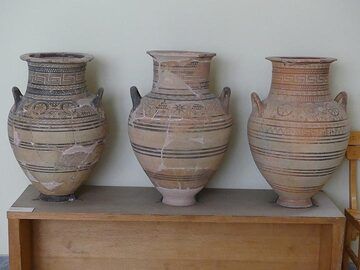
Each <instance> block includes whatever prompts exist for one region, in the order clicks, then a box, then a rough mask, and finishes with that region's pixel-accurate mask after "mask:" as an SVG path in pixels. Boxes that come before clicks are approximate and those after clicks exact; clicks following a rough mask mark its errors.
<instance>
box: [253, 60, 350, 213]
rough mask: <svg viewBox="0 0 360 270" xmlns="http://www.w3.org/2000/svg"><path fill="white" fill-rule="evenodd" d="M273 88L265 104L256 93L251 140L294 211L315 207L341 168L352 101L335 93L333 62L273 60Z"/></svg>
mask: <svg viewBox="0 0 360 270" xmlns="http://www.w3.org/2000/svg"><path fill="white" fill-rule="evenodd" d="M268 60H270V61H271V62H272V65H273V72H272V84H271V90H270V93H269V95H268V97H267V98H266V99H265V100H264V101H261V100H260V99H259V97H258V96H257V95H256V94H255V93H253V94H252V96H251V98H252V104H253V110H252V113H251V116H250V119H249V121H248V139H249V144H250V149H251V152H252V155H253V158H254V160H255V163H256V165H257V167H258V169H259V170H260V172H261V174H262V175H263V176H264V178H265V179H266V180H267V182H268V183H269V184H270V185H271V187H272V188H273V189H274V190H275V191H276V193H277V194H278V195H279V198H278V200H277V203H278V204H280V205H282V206H286V207H291V208H305V207H310V206H312V201H311V197H312V196H313V195H315V194H316V193H317V192H318V191H320V190H321V188H322V187H323V185H324V184H325V183H326V181H327V180H328V179H329V178H330V177H331V175H332V174H333V172H334V171H335V170H336V169H337V168H338V166H339V165H340V164H341V162H342V160H343V158H344V154H345V151H346V148H347V144H348V139H349V132H350V130H349V123H348V119H347V115H346V102H347V96H346V93H345V92H341V93H340V94H338V95H337V97H336V98H335V100H334V99H332V98H331V96H330V92H329V68H330V64H331V63H332V62H333V61H335V59H332V58H291V57H270V58H268Z"/></svg>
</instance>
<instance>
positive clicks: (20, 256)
mask: <svg viewBox="0 0 360 270" xmlns="http://www.w3.org/2000/svg"><path fill="white" fill-rule="evenodd" d="M8 226H9V257H10V258H9V259H10V270H31V254H32V250H31V248H32V223H31V221H30V220H24V219H8Z"/></svg>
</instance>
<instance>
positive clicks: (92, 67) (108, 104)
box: [85, 57, 121, 184]
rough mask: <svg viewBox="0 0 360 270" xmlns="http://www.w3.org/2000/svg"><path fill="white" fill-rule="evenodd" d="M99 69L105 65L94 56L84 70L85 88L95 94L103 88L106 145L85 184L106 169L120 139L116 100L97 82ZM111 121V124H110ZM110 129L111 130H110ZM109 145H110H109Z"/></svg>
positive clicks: (112, 158) (102, 68)
mask: <svg viewBox="0 0 360 270" xmlns="http://www.w3.org/2000/svg"><path fill="white" fill-rule="evenodd" d="M100 70H106V67H104V66H102V62H101V59H100V60H99V58H98V57H97V58H94V60H93V61H91V62H90V63H89V65H88V66H87V70H86V72H87V73H86V82H87V89H88V91H89V92H91V93H92V94H96V91H97V90H98V89H99V88H100V87H103V88H104V95H103V99H102V104H103V106H104V110H105V114H106V123H107V127H106V128H107V137H106V142H105V143H106V145H105V150H104V153H103V154H102V156H101V157H100V160H99V163H98V164H97V165H96V166H95V168H94V170H93V171H92V173H91V174H90V176H89V179H88V180H87V181H86V183H85V184H87V183H89V184H90V182H91V181H92V180H93V179H96V178H97V177H98V171H99V170H107V168H106V166H108V165H110V164H112V162H109V161H110V160H114V158H115V157H113V153H114V151H111V149H117V148H118V147H119V146H118V145H117V144H118V143H119V142H120V141H121V139H120V136H121V134H120V132H119V127H118V126H117V125H116V123H117V120H116V113H115V106H117V104H115V103H116V100H114V99H113V98H111V96H110V93H111V92H112V91H110V90H109V89H108V88H106V85H100V84H101V83H99V81H100V80H99V71H100ZM110 123H111V125H110ZM110 129H111V130H110ZM109 145H111V147H109Z"/></svg>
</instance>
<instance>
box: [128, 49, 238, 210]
mask: <svg viewBox="0 0 360 270" xmlns="http://www.w3.org/2000/svg"><path fill="white" fill-rule="evenodd" d="M148 54H149V55H150V56H152V58H153V63H154V78H153V87H152V90H151V92H150V93H149V94H147V95H146V96H144V97H143V98H141V96H140V94H139V92H138V91H137V89H136V87H132V88H131V97H132V100H133V109H132V111H131V112H130V116H129V137H130V140H131V145H132V147H133V150H134V152H135V155H136V157H137V159H138V160H139V162H140V164H141V166H142V167H143V169H144V170H145V172H146V174H147V175H148V177H149V178H150V180H151V181H152V183H153V184H154V186H155V187H156V188H157V189H158V190H159V192H160V193H161V194H162V195H163V200H162V201H163V203H165V204H169V205H175V206H187V205H192V204H194V203H195V195H196V194H197V193H198V192H199V191H200V190H201V189H202V188H204V186H205V185H206V184H207V182H208V181H209V179H210V178H211V176H212V175H213V174H214V173H215V171H216V170H217V169H218V167H219V165H220V163H221V161H222V159H223V157H224V154H225V151H226V149H227V146H228V142H229V137H230V133H231V125H232V119H231V115H230V113H229V98H230V89H229V88H227V87H226V88H224V90H223V91H222V93H221V95H220V97H217V96H215V95H214V94H213V93H211V92H210V91H209V71H210V62H211V59H212V58H213V57H214V56H215V54H214V53H202V52H183V51H150V52H148Z"/></svg>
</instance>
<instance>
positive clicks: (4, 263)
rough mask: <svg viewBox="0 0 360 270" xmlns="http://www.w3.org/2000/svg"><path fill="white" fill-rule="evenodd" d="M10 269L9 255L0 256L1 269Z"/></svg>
mask: <svg viewBox="0 0 360 270" xmlns="http://www.w3.org/2000/svg"><path fill="white" fill-rule="evenodd" d="M8 269H9V258H8V257H7V256H0V270H8Z"/></svg>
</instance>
